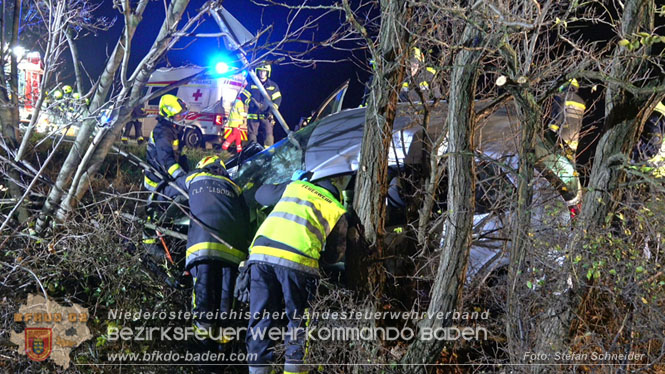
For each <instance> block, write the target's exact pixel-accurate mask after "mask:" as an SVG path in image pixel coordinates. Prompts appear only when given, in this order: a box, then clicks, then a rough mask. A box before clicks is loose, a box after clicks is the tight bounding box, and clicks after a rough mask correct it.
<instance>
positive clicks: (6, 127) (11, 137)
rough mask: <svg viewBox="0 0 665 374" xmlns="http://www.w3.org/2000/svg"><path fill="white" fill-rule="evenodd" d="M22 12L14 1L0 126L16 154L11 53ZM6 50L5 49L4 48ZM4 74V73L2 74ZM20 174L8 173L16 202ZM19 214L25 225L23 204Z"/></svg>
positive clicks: (15, 99)
mask: <svg viewBox="0 0 665 374" xmlns="http://www.w3.org/2000/svg"><path fill="white" fill-rule="evenodd" d="M20 11H21V1H20V0H15V1H14V14H13V17H12V20H13V23H12V34H11V41H10V43H9V50H8V51H7V53H8V54H9V55H10V56H11V57H10V71H9V79H7V80H6V81H4V82H2V83H3V84H7V83H9V92H7V91H6V88H5V87H3V88H2V91H4V92H3V95H2V96H3V97H2V98H1V100H0V102H2V104H3V105H2V106H3V108H0V126H2V137H3V139H4V141H5V143H6V145H7V147H8V148H9V149H10V150H12V152H15V151H16V150H17V148H18V146H19V142H18V126H19V122H20V118H19V113H18V62H17V61H16V56H15V55H14V54H13V53H12V52H11V50H12V48H14V47H15V46H17V45H18V31H19V28H18V26H19V22H20ZM3 48H4V47H3ZM2 74H4V72H3V73H2ZM7 156H9V157H8V158H13V155H11V154H8V155H7ZM20 178H21V175H20V173H19V172H18V171H17V170H16V169H14V168H11V169H10V170H9V171H8V172H7V178H6V181H7V185H8V187H9V194H10V195H11V196H12V198H14V199H16V201H20V200H19V199H20V198H21V196H22V195H23V188H21V186H19V185H18V182H19V181H20ZM16 211H17V212H18V217H17V218H18V220H19V222H20V223H24V222H26V221H27V220H28V218H29V217H30V215H29V214H28V210H27V209H26V208H25V206H24V205H23V204H21V205H20V206H19V208H18V209H17V210H16Z"/></svg>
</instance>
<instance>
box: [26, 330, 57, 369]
mask: <svg viewBox="0 0 665 374" xmlns="http://www.w3.org/2000/svg"><path fill="white" fill-rule="evenodd" d="M51 336H52V334H51V329H50V328H35V327H28V328H26V329H25V353H26V354H27V355H28V357H29V358H30V359H31V360H33V361H44V360H46V359H47V358H48V356H50V355H51V347H52V344H51V343H52V341H53V339H52V337H51Z"/></svg>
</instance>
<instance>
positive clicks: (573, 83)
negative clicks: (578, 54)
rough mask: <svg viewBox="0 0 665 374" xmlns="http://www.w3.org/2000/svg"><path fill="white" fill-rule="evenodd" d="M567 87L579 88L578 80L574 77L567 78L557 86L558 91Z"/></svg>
mask: <svg viewBox="0 0 665 374" xmlns="http://www.w3.org/2000/svg"><path fill="white" fill-rule="evenodd" d="M569 87H573V88H575V89H579V88H580V83H579V82H578V81H577V79H575V78H573V79H569V80H568V82H566V83H564V84H562V85H561V86H560V87H559V92H561V91H565V90H566V89H568V88H569Z"/></svg>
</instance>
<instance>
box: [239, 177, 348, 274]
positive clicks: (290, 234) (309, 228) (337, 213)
mask: <svg viewBox="0 0 665 374" xmlns="http://www.w3.org/2000/svg"><path fill="white" fill-rule="evenodd" d="M344 213H346V210H345V209H344V206H342V204H341V203H340V202H339V201H338V200H337V199H335V198H334V197H333V195H332V194H331V193H330V192H329V191H328V190H326V189H324V188H321V187H318V186H315V185H313V184H311V183H309V182H305V181H294V182H291V183H290V184H289V185H288V186H287V187H286V189H285V190H284V193H283V194H282V197H281V199H280V200H279V202H278V203H277V205H275V208H274V209H273V211H272V212H271V213H270V214H269V215H268V217H267V218H266V220H265V221H264V222H263V224H262V225H261V227H259V230H258V231H257V233H256V235H255V237H254V240H253V242H252V246H251V248H250V252H249V261H250V262H256V261H258V262H268V263H272V264H277V265H282V266H286V267H290V268H293V269H296V270H300V271H304V272H308V273H313V274H317V273H318V267H319V257H320V256H321V251H322V250H323V248H324V245H325V241H326V238H327V237H328V234H330V232H331V231H332V229H333V228H334V227H335V225H336V224H337V221H338V220H339V219H340V217H342V215H344ZM259 237H265V238H267V239H270V240H271V241H274V242H278V243H279V244H283V246H281V247H282V248H275V247H276V246H263V245H254V243H255V242H256V241H257V239H258V238H259Z"/></svg>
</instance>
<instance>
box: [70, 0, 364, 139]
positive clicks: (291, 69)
mask: <svg viewBox="0 0 665 374" xmlns="http://www.w3.org/2000/svg"><path fill="white" fill-rule="evenodd" d="M204 2H205V1H203V0H192V1H191V2H190V5H189V7H188V12H189V13H190V14H193V13H194V12H195V11H196V9H198V7H199V6H200V5H202V4H203V3H204ZM162 4H163V3H162V2H161V1H152V2H151V3H150V5H149V6H148V8H147V9H146V12H145V14H144V19H143V21H142V23H141V24H140V25H139V28H138V30H137V32H136V34H135V36H134V40H133V45H132V54H131V61H130V67H132V66H135V64H137V63H138V62H139V61H140V59H141V58H143V56H144V55H145V53H146V52H147V51H148V49H149V48H150V45H151V44H152V42H153V40H154V38H155V36H156V34H157V32H158V30H159V27H160V25H161V23H162V20H163V18H164V8H163V5H162ZM224 6H225V8H226V9H227V10H228V11H229V12H230V13H231V14H233V15H234V16H235V17H236V18H237V19H238V20H239V21H240V22H241V23H242V24H243V25H244V26H245V27H246V28H247V29H248V30H249V31H250V32H252V33H256V32H257V31H258V30H259V29H260V28H261V24H262V23H263V25H264V26H265V25H274V28H275V32H274V36H273V37H271V40H274V39H275V38H276V35H277V34H279V33H282V34H283V32H284V31H283V30H284V23H285V22H284V20H285V18H286V15H287V13H286V11H285V10H283V9H279V8H276V7H271V8H263V9H262V8H259V7H257V6H255V5H253V4H252V3H251V2H249V1H247V0H241V1H226V2H225V4H224ZM98 13H99V15H103V16H111V17H117V20H116V24H115V26H114V27H113V28H112V29H111V30H110V31H108V32H104V33H100V34H99V35H98V36H97V37H95V36H93V35H90V36H87V37H85V38H83V39H81V40H79V41H78V43H77V44H78V46H79V49H80V54H81V59H82V60H83V62H84V64H85V66H86V69H87V70H88V71H89V72H90V74H91V75H92V76H93V77H96V76H98V75H99V73H100V72H101V69H102V68H103V66H104V63H105V59H106V56H108V54H109V53H110V51H111V50H112V48H113V46H114V45H115V42H116V41H117V40H118V37H119V35H120V33H121V32H122V25H123V22H122V21H123V20H122V17H120V16H119V14H118V12H117V11H116V10H114V9H112V3H111V2H110V1H104V2H103V4H102V6H101V8H100V9H99V10H98ZM186 17H187V13H186V14H185V16H184V17H183V19H186ZM338 26H339V19H338V18H337V17H336V16H335V17H333V16H331V17H328V18H327V19H326V20H325V23H322V24H320V25H319V28H320V32H321V34H327V33H329V32H330V31H331V30H333V29H335V28H336V27H338ZM198 31H199V32H217V31H218V29H217V25H216V24H215V23H214V21H212V20H210V21H207V22H206V23H205V24H203V25H202V26H201V27H200V28H199V30H198ZM189 43H192V44H189ZM104 45H106V48H104ZM177 47H178V48H176V50H173V51H170V52H169V53H168V55H167V60H168V63H169V64H170V65H171V66H181V65H186V64H189V63H191V64H195V65H201V66H205V65H208V64H209V63H210V59H211V56H213V55H215V54H216V53H218V52H219V51H220V50H223V44H222V42H221V40H218V39H217V38H202V39H198V40H194V39H193V38H183V39H182V40H181V42H180V43H179V44H178V45H177ZM183 47H186V48H183ZM319 53H320V54H321V55H324V56H326V58H335V59H339V60H341V59H348V57H350V54H349V53H348V52H338V51H325V52H323V51H322V52H319ZM69 64H71V62H69ZM166 64H167V61H163V62H162V63H161V64H160V66H166ZM68 70H69V69H68ZM68 75H69V76H70V77H69V78H63V81H64V82H66V83H73V82H70V81H73V78H72V77H71V74H68ZM366 77H367V73H365V72H363V71H362V69H359V68H358V67H356V66H355V65H354V64H353V63H352V62H351V61H348V60H347V61H341V62H338V63H335V64H331V63H319V64H317V65H316V68H302V67H298V66H295V65H292V64H280V65H277V66H273V73H272V78H273V80H274V81H275V82H277V84H279V86H280V88H281V90H282V95H283V101H282V106H281V107H280V110H281V112H282V114H283V115H284V117H285V119H286V121H287V123H288V124H289V126H291V127H292V128H293V126H295V125H296V124H297V122H298V119H299V118H300V117H301V116H305V115H307V114H309V111H311V110H313V109H316V107H317V106H318V105H319V104H320V103H321V102H322V101H323V100H324V99H325V98H326V97H327V96H328V95H329V94H330V93H331V92H332V91H333V90H334V89H335V88H336V87H338V86H339V85H341V84H342V83H343V82H344V81H345V80H346V79H350V80H351V83H350V88H349V91H348V92H347V96H346V101H345V103H346V105H345V106H346V107H353V106H357V105H358V104H359V103H360V98H361V96H362V92H363V84H364V83H363V82H364V81H365V79H366ZM359 78H360V80H362V82H361V81H359Z"/></svg>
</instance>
